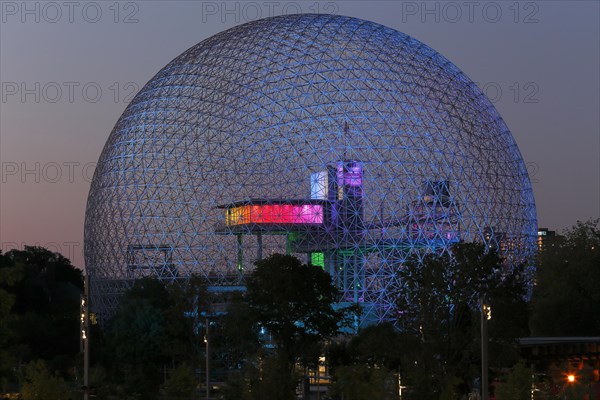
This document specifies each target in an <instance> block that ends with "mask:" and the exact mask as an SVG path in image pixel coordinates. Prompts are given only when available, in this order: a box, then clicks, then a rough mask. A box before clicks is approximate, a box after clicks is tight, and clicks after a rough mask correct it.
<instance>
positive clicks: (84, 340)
mask: <svg viewBox="0 0 600 400" xmlns="http://www.w3.org/2000/svg"><path fill="white" fill-rule="evenodd" d="M83 293H84V294H83V296H81V315H80V325H81V326H80V329H79V330H80V337H81V346H80V347H81V348H82V350H83V400H88V399H89V395H90V304H89V301H90V277H89V275H85V278H84V292H83Z"/></svg>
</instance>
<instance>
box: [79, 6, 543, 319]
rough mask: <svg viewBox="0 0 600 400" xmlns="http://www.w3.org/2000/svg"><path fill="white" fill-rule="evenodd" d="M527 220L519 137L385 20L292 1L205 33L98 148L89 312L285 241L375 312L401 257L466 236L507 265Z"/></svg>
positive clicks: (240, 261) (466, 84)
mask: <svg viewBox="0 0 600 400" xmlns="http://www.w3.org/2000/svg"><path fill="white" fill-rule="evenodd" d="M252 207H254V208H252ZM536 229H537V224H536V214H535V205H534V199H533V194H532V189H531V185H530V182H529V177H528V175H527V171H526V168H525V165H524V163H523V160H522V158H521V155H520V153H519V150H518V148H517V145H516V144H515V141H514V139H513V138H512V136H511V134H510V131H509V130H508V128H507V127H506V125H505V124H504V122H503V121H502V118H501V117H500V116H499V115H498V113H497V111H496V110H495V108H494V106H493V105H492V104H491V103H490V101H489V100H488V99H487V98H486V97H485V95H484V94H483V93H482V92H481V91H480V90H479V88H478V87H477V86H476V85H475V84H474V83H473V82H472V81H471V80H469V79H468V78H467V77H466V76H465V75H464V74H463V73H462V72H461V71H460V70H459V69H458V68H456V67H455V66H454V65H453V64H452V63H451V62H449V61H448V60H447V59H445V58H444V57H443V56H441V55H440V54H438V53H437V52H435V51H434V50H432V49H431V48H429V47H427V46H426V45H424V44H423V43H421V42H419V41H417V40H415V39H413V38H411V37H409V36H407V35H405V34H402V33H400V32H398V31H395V30H393V29H390V28H387V27H385V26H382V25H378V24H375V23H372V22H368V21H363V20H359V19H356V18H349V17H343V16H333V15H309V14H304V15H289V16H281V17H274V18H268V19H264V20H259V21H254V22H250V23H247V24H244V25H240V26H238V27H235V28H232V29H229V30H227V31H225V32H222V33H219V34H217V35H215V36H213V37H211V38H208V39H207V40H205V41H203V42H201V43H199V44H197V45H196V46H194V47H192V48H190V49H189V50H187V51H186V52H184V53H183V54H181V55H180V56H179V57H177V58H176V59H174V60H173V61H172V62H170V63H169V64H168V65H167V66H166V67H164V68H163V69H162V70H161V71H160V72H159V73H158V74H157V75H156V76H155V77H154V78H152V79H151V80H150V81H149V82H148V83H147V84H146V85H145V86H144V88H143V89H142V90H141V91H140V93H139V94H138V95H137V96H136V98H135V99H134V100H133V101H132V103H131V104H130V105H129V106H128V107H127V109H126V110H125V112H124V113H123V115H122V116H121V118H120V119H119V121H118V122H117V124H116V126H115V127H114V129H113V131H112V133H111V135H110V137H109V139H108V141H107V143H106V145H105V147H104V150H103V152H102V155H101V156H100V160H99V162H98V166H97V168H96V173H95V176H94V179H93V182H92V185H91V189H90V194H89V198H88V206H87V211H86V225H85V258H86V268H87V271H88V273H89V275H90V277H91V291H92V296H93V298H94V300H95V303H94V306H95V308H96V310H97V311H98V312H100V313H101V314H110V313H111V312H112V310H114V308H115V307H116V305H117V302H118V296H119V294H120V293H121V292H122V291H123V290H124V289H125V288H127V287H129V286H130V285H131V283H132V282H133V281H134V280H135V279H138V278H140V277H143V276H148V275H153V276H157V277H159V278H160V279H165V280H177V279H186V278H187V277H188V276H190V274H192V273H196V274H199V275H202V276H204V277H206V279H208V280H209V281H210V282H211V285H213V288H214V289H215V290H218V289H219V288H226V287H231V286H241V285H243V277H244V273H245V272H248V271H251V270H252V267H253V262H254V261H255V260H256V259H257V258H260V257H262V256H263V255H268V254H271V253H273V252H281V253H284V252H287V253H291V254H295V255H297V256H298V257H300V258H301V259H304V260H307V261H311V262H313V263H315V264H318V265H321V266H322V267H323V268H325V269H326V270H327V271H329V272H330V273H331V274H332V276H333V278H334V281H335V282H336V284H337V285H338V286H339V287H340V289H341V292H342V293H341V297H340V302H348V301H350V302H352V301H356V302H360V303H361V304H363V306H364V310H365V319H367V320H369V321H382V320H393V319H394V318H395V316H396V314H395V311H394V306H393V305H394V294H395V293H397V292H398V290H401V288H402V282H400V281H399V280H398V279H397V277H396V271H398V269H399V268H402V266H403V263H404V262H405V260H406V259H407V257H409V256H411V255H413V254H416V255H420V254H423V252H424V251H444V250H445V249H446V248H447V247H448V246H450V245H451V244H452V243H454V242H456V241H458V240H466V241H473V240H476V241H482V242H485V243H486V244H488V245H490V246H497V247H498V248H500V249H501V252H502V254H503V256H504V257H506V262H507V265H508V266H510V265H514V264H515V263H517V262H522V261H523V260H526V259H527V257H528V256H529V255H531V254H532V252H533V251H534V250H535V245H536V233H537V230H536Z"/></svg>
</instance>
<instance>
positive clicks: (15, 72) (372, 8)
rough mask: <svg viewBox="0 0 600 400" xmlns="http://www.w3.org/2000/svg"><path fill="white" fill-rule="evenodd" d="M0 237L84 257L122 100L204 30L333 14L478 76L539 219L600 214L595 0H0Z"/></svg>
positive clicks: (562, 221) (554, 225)
mask: <svg viewBox="0 0 600 400" xmlns="http://www.w3.org/2000/svg"><path fill="white" fill-rule="evenodd" d="M0 7H1V23H0V82H1V84H2V87H1V89H2V90H1V96H2V97H1V99H0V165H1V176H0V185H1V186H0V243H1V249H2V250H3V251H7V250H8V249H11V248H15V247H19V248H20V247H22V246H23V244H37V245H42V246H46V247H48V248H50V249H52V250H54V251H60V252H61V253H63V254H64V255H65V256H67V257H69V258H71V259H72V261H73V262H74V264H75V265H77V266H79V267H83V221H84V214H85V205H86V200H87V194H88V190H89V184H90V180H91V177H92V175H93V170H94V165H95V163H96V161H97V160H98V157H99V155H100V151H101V150H102V147H103V145H104V142H105V141H106V139H107V138H108V135H109V133H110V131H111V129H112V127H113V125H114V124H115V122H116V121H117V119H118V118H119V116H120V115H121V113H122V112H123V110H124V109H125V107H126V104H127V102H128V101H129V100H130V99H131V95H132V94H134V93H135V92H136V91H137V90H138V89H139V88H141V87H142V86H143V85H144V84H145V83H146V82H147V81H148V80H149V79H150V78H151V77H152V76H153V75H154V74H155V73H156V72H158V70H159V69H160V68H162V67H163V66H164V65H165V64H167V63H168V62H169V61H170V60H171V59H173V58H174V57H175V56H177V55H179V54H180V53H181V52H183V51H184V50H186V49H187V48H189V47H191V46H192V45H194V44H196V43H198V42H200V41H201V40H203V39H205V38H207V37H209V36H211V35H213V34H215V33H217V32H220V31H222V30H225V29H227V28H230V27H232V26H235V25H238V24H240V23H243V22H247V21H250V20H254V19H258V18H262V17H268V16H272V15H279V14H282V13H286V14H290V13H295V12H316V11H318V12H333V13H337V14H343V15H348V16H353V17H359V18H363V19H367V20H371V21H374V22H378V23H381V24H384V25H387V26H389V27H391V28H394V29H397V30H399V31H402V32H404V33H407V34H409V35H411V36H413V37H415V38H416V39H418V40H420V41H422V42H424V43H426V44H427V45H429V46H431V47H432V48H433V49H435V50H437V51H438V52H440V53H441V54H443V55H444V56H446V57H447V58H448V59H449V60H450V61H452V62H453V63H454V64H456V65H457V66H458V67H459V68H460V69H462V71H464V72H465V73H466V74H467V75H468V76H469V77H470V78H471V79H472V80H474V81H475V82H478V83H479V84H480V86H481V87H482V88H483V89H484V91H485V92H486V93H487V94H488V96H489V97H490V98H491V99H492V100H493V101H494V103H495V105H496V107H497V109H498V111H499V112H500V114H501V115H502V117H503V118H504V120H505V121H506V123H507V125H508V126H509V128H510V130H511V131H512V134H513V136H514V137H515V139H516V141H517V143H518V145H519V148H520V150H521V153H522V155H523V158H524V159H525V162H526V163H527V165H528V169H529V173H530V177H531V179H532V182H533V188H534V192H535V199H536V204H537V212H538V221H539V225H540V226H543V227H549V228H551V229H558V230H560V229H563V228H565V227H568V226H571V225H573V224H574V223H575V222H576V221H577V220H587V219H588V218H592V217H594V218H597V217H599V216H600V122H599V121H600V50H599V49H600V3H599V2H597V1H537V2H527V1H523V2H519V3H516V2H513V1H506V2H505V1H481V2H479V1H473V2H463V1H457V2H453V1H440V2H423V1H398V2H392V1H382V2H368V3H367V2H366V1H339V2H334V1H331V2H314V1H296V2H293V1H292V2H286V1H282V2H278V1H256V2H255V1H241V2H233V1H232V2H223V1H216V2H212V1H205V2H201V1H198V2H192V1H169V2H166V1H129V2H128V1H123V2H118V3H115V2H114V1H106V2H105V1H96V2H94V1H91V2H88V1H81V2H79V1H74V2H71V3H69V2H66V4H65V2H62V1H57V2H48V1H44V2H37V1H29V2H22V1H14V2H13V1H2V2H0Z"/></svg>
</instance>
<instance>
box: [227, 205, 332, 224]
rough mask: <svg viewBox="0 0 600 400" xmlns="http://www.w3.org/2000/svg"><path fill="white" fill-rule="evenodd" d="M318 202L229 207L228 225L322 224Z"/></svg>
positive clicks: (321, 207)
mask: <svg viewBox="0 0 600 400" xmlns="http://www.w3.org/2000/svg"><path fill="white" fill-rule="evenodd" d="M322 223H323V206H321V205H318V204H253V205H250V204H246V205H242V206H237V207H233V208H229V209H227V216H226V224H227V226H235V225H245V224H303V225H306V224H322Z"/></svg>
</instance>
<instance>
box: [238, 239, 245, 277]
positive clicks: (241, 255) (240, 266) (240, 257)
mask: <svg viewBox="0 0 600 400" xmlns="http://www.w3.org/2000/svg"><path fill="white" fill-rule="evenodd" d="M237 269H238V271H240V272H243V271H244V247H243V243H242V235H237Z"/></svg>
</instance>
